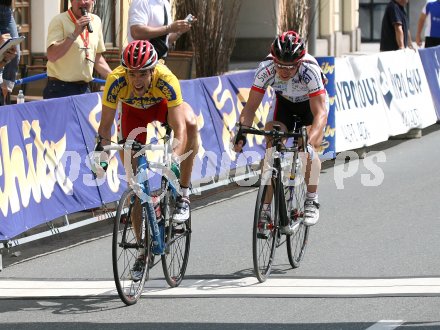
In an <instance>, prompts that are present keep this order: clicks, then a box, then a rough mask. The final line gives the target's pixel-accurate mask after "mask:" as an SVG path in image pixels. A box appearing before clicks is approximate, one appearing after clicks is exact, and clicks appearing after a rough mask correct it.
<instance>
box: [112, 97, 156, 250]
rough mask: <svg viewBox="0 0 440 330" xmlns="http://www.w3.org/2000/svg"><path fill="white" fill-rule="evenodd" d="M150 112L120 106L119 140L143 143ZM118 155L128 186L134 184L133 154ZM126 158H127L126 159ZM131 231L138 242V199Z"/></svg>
mask: <svg viewBox="0 0 440 330" xmlns="http://www.w3.org/2000/svg"><path fill="white" fill-rule="evenodd" d="M151 113H152V112H146V111H145V110H144V109H137V108H134V107H131V106H129V105H127V104H122V107H121V109H120V112H119V113H118V126H119V128H120V130H119V132H118V139H119V140H126V139H127V138H128V139H136V140H137V141H139V142H140V143H145V142H146V139H147V134H146V132H147V129H146V127H147V125H148V123H150V122H151V121H152V118H151ZM119 155H120V157H121V161H122V164H123V165H124V169H125V173H126V180H127V183H128V185H130V184H133V183H135V182H136V178H135V175H136V170H137V164H138V162H137V158H136V159H135V158H134V157H133V156H134V153H133V152H131V151H130V153H129V154H128V153H126V152H124V151H120V152H119ZM126 156H129V158H128V159H127V158H126ZM139 197H141V196H139ZM132 222H133V230H134V233H135V235H136V239H137V240H138V242H139V241H140V238H141V228H142V206H141V204H140V199H136V202H135V204H134V206H133V217H132Z"/></svg>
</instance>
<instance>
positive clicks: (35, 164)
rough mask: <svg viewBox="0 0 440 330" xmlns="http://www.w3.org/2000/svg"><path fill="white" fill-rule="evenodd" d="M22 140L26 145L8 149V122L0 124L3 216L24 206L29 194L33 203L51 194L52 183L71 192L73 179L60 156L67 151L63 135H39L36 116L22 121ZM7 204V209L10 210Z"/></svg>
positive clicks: (38, 123) (0, 199)
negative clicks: (56, 136) (57, 138)
mask: <svg viewBox="0 0 440 330" xmlns="http://www.w3.org/2000/svg"><path fill="white" fill-rule="evenodd" d="M22 127H23V140H24V141H25V143H26V148H20V146H14V147H13V148H12V150H10V149H9V138H8V137H9V133H8V126H2V127H1V128H0V141H1V145H2V150H1V155H2V157H1V163H0V166H1V174H2V176H3V179H4V183H3V191H1V194H0V196H1V198H0V210H1V213H2V215H3V216H4V217H6V216H8V215H11V214H13V213H17V212H19V211H20V209H21V206H23V207H24V208H26V207H27V206H28V205H29V203H30V200H31V197H32V198H33V200H34V201H35V202H36V203H40V202H41V201H42V200H43V198H44V199H49V198H50V197H51V196H52V193H53V191H54V187H55V185H59V187H60V188H61V189H62V191H63V192H64V194H66V195H71V194H72V192H73V183H72V181H71V180H70V179H69V177H68V176H67V175H66V172H65V168H64V166H63V164H62V162H61V159H62V157H63V155H64V153H65V152H66V145H67V141H66V135H63V136H62V137H60V139H59V140H58V141H50V140H46V139H44V138H43V137H42V136H41V127H40V122H39V120H34V121H32V122H31V123H30V122H29V121H27V120H25V121H23V124H22ZM9 206H10V212H9Z"/></svg>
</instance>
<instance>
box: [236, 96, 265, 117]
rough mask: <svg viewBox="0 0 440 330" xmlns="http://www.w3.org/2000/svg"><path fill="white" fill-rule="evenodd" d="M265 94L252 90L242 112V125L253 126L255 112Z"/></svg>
mask: <svg viewBox="0 0 440 330" xmlns="http://www.w3.org/2000/svg"><path fill="white" fill-rule="evenodd" d="M263 97H264V93H261V92H258V91H256V90H253V89H251V91H250V92H249V97H248V100H247V102H246V104H245V106H244V108H243V110H242V111H241V114H240V123H241V124H243V125H245V126H251V124H252V121H253V120H254V117H255V112H256V111H257V109H258V107H259V106H260V104H261V101H263Z"/></svg>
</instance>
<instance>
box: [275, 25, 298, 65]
mask: <svg viewBox="0 0 440 330" xmlns="http://www.w3.org/2000/svg"><path fill="white" fill-rule="evenodd" d="M270 52H271V54H272V56H273V57H275V58H276V59H277V60H280V61H283V62H296V61H299V60H300V59H301V58H303V57H304V55H305V54H306V47H305V45H304V41H303V40H302V39H301V38H300V37H299V34H298V33H297V32H295V31H287V32H283V33H281V34H280V35H279V36H278V37H276V38H275V40H274V41H273V43H272V46H271V49H270Z"/></svg>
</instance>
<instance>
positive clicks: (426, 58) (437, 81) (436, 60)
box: [419, 46, 440, 120]
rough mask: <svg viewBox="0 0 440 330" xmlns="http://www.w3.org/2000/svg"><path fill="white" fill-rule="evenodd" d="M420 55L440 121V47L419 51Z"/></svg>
mask: <svg viewBox="0 0 440 330" xmlns="http://www.w3.org/2000/svg"><path fill="white" fill-rule="evenodd" d="M419 55H420V59H421V60H422V64H423V68H424V69H425V70H424V71H425V74H426V79H427V80H428V85H429V89H430V91H431V95H432V100H433V102H434V106H435V112H436V113H437V120H440V88H439V87H440V46H437V47H432V48H423V49H419Z"/></svg>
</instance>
